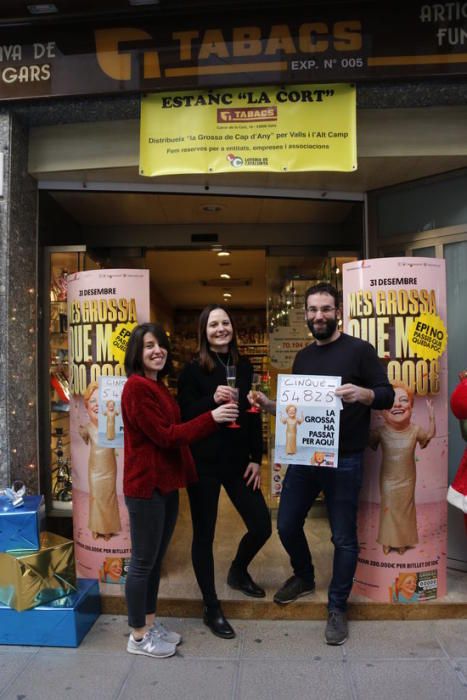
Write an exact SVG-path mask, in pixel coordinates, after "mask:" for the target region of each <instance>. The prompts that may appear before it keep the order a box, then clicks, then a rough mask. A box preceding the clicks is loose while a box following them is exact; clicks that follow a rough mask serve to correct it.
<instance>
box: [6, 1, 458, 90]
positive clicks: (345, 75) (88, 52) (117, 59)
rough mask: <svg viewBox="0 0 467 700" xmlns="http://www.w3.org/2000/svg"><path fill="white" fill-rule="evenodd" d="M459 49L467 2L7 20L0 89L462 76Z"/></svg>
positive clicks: (168, 86) (159, 87) (206, 85)
mask: <svg viewBox="0 0 467 700" xmlns="http://www.w3.org/2000/svg"><path fill="white" fill-rule="evenodd" d="M395 37H396V38H397V40H395ZM466 47H467V2H446V3H420V2H416V3H407V2H405V3H401V2H395V3H384V6H382V4H380V3H375V4H374V5H373V6H371V7H369V6H368V5H367V4H366V3H345V2H344V3H339V5H333V6H327V5H324V4H323V5H321V6H319V7H316V6H313V7H303V8H296V14H295V17H294V18H293V19H291V12H290V9H289V8H276V9H274V10H272V11H271V12H269V13H268V17H267V19H266V20H265V19H263V18H262V17H261V18H259V16H258V10H256V11H255V10H254V9H251V10H246V11H244V12H242V14H241V18H240V19H239V17H238V15H237V14H235V15H234V14H233V13H232V14H230V15H229V14H228V13H226V14H225V15H223V16H222V18H219V16H218V15H215V14H213V13H212V14H209V15H208V14H205V15H196V17H192V18H186V17H182V16H178V17H171V18H170V21H169V20H168V18H166V17H163V16H160V17H158V19H157V23H156V22H154V23H151V22H145V23H144V24H143V23H140V24H139V23H138V22H137V21H136V22H135V24H134V25H133V26H121V25H119V24H115V25H112V26H108V25H104V24H102V21H98V20H96V23H95V25H94V26H91V25H89V24H88V25H78V26H77V25H76V24H73V26H65V25H64V26H58V25H52V24H50V25H47V26H43V27H38V28H34V27H21V29H18V28H13V29H9V28H5V29H3V30H1V31H0V99H3V100H16V99H24V98H35V97H36V98H37V97H50V96H58V95H82V94H104V93H118V92H139V91H159V90H174V89H187V88H196V87H198V88H203V89H206V88H209V87H218V86H219V85H223V86H229V85H260V84H274V85H278V84H296V83H308V82H313V83H316V82H331V81H333V82H353V81H358V80H374V79H378V80H379V79H381V78H392V79H394V78H399V77H416V78H417V77H424V76H425V77H426V76H433V75H465V74H466V73H467V52H466Z"/></svg>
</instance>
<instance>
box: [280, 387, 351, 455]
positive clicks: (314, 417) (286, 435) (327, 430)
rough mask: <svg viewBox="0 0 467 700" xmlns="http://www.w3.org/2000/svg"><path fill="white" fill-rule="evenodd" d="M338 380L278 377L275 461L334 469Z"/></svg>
mask: <svg viewBox="0 0 467 700" xmlns="http://www.w3.org/2000/svg"><path fill="white" fill-rule="evenodd" d="M340 384H341V378H340V377H332V376H318V375H303V374H279V375H278V377H277V404H276V406H277V408H276V443H275V461H276V462H278V463H281V464H308V465H311V466H315V467H337V462H338V452H339V427H340V411H341V409H342V402H341V400H340V399H339V398H338V397H337V396H336V395H335V391H336V389H337V387H338V386H340Z"/></svg>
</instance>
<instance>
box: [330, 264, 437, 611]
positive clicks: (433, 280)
mask: <svg viewBox="0 0 467 700" xmlns="http://www.w3.org/2000/svg"><path fill="white" fill-rule="evenodd" d="M343 269H344V272H343V291H344V295H343V296H344V328H345V331H346V332H347V333H349V334H350V335H353V336H356V337H358V338H362V339H363V340H367V341H369V342H370V343H371V344H372V345H373V346H374V347H375V349H376V352H377V354H378V357H379V358H380V360H381V362H382V363H383V364H385V365H386V367H387V373H388V378H389V381H390V382H391V384H392V385H393V388H394V392H395V398H394V403H393V406H392V407H391V408H390V409H388V410H385V411H372V414H373V417H372V424H371V430H370V439H369V448H368V449H367V450H366V452H365V471H364V479H363V486H362V493H361V499H360V506H359V517H358V539H359V545H360V553H359V557H358V566H357V571H356V574H355V583H354V587H353V592H354V593H357V594H360V595H361V594H363V595H365V596H367V597H369V598H372V599H373V600H376V601H380V602H386V603H388V602H390V603H396V604H411V603H421V602H424V601H429V600H434V599H436V598H441V597H442V596H443V595H445V594H446V551H447V504H446V489H447V466H448V449H447V435H448V426H447V421H448V411H447V407H448V396H447V352H446V347H447V332H446V272H445V261H444V260H441V259H436V258H386V259H376V260H363V261H362V260H359V261H356V262H352V263H346V264H345V265H344V268H343Z"/></svg>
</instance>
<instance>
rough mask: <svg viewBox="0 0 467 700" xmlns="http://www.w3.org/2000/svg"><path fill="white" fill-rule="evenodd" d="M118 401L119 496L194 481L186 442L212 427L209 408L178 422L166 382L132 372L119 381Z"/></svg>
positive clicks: (144, 495)
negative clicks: (121, 441) (121, 429)
mask: <svg viewBox="0 0 467 700" xmlns="http://www.w3.org/2000/svg"><path fill="white" fill-rule="evenodd" d="M121 406H122V418H123V425H124V435H125V460H124V471H123V492H124V494H125V496H133V497H135V498H151V496H152V494H153V492H154V489H158V490H159V491H160V492H161V493H163V494H165V493H169V492H170V491H174V490H175V489H178V488H181V487H183V486H186V485H187V484H190V483H193V482H194V481H196V480H197V475H196V469H195V465H194V462H193V457H192V456H191V452H190V449H189V447H188V445H189V444H190V443H192V442H195V441H196V440H201V439H202V438H205V437H207V436H208V435H210V434H211V433H213V432H214V431H215V430H216V428H217V424H216V422H215V421H214V419H213V417H212V414H211V412H210V411H208V412H206V413H203V414H201V415H200V416H197V417H196V418H194V419H193V420H190V421H187V422H186V423H181V422H180V409H179V407H178V404H177V402H176V401H175V400H174V399H173V398H172V396H171V394H170V392H169V390H168V389H167V387H166V386H165V385H164V384H163V383H162V382H160V381H154V380H152V379H148V378H147V377H142V376H140V375H138V374H132V375H131V377H129V379H128V380H127V381H126V382H125V386H124V388H123V393H122V401H121Z"/></svg>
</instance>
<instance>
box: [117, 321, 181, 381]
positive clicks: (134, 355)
mask: <svg viewBox="0 0 467 700" xmlns="http://www.w3.org/2000/svg"><path fill="white" fill-rule="evenodd" d="M146 333H152V335H153V336H154V337H155V339H156V340H157V342H158V343H159V345H160V347H161V348H164V349H165V350H167V360H166V362H165V365H164V367H163V368H162V369H161V370H160V371H159V372H158V373H157V376H158V377H163V376H164V375H166V374H169V373H170V372H171V370H172V357H171V352H170V343H169V339H168V337H167V333H166V332H165V330H164V329H163V328H162V326H161V325H160V323H141V324H140V325H139V326H136V328H134V329H133V332H132V334H131V335H130V339H129V341H128V345H127V348H126V353H125V372H126V376H127V377H131V375H132V374H139V375H141V376H142V377H144V366H143V348H144V336H145V335H146Z"/></svg>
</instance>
